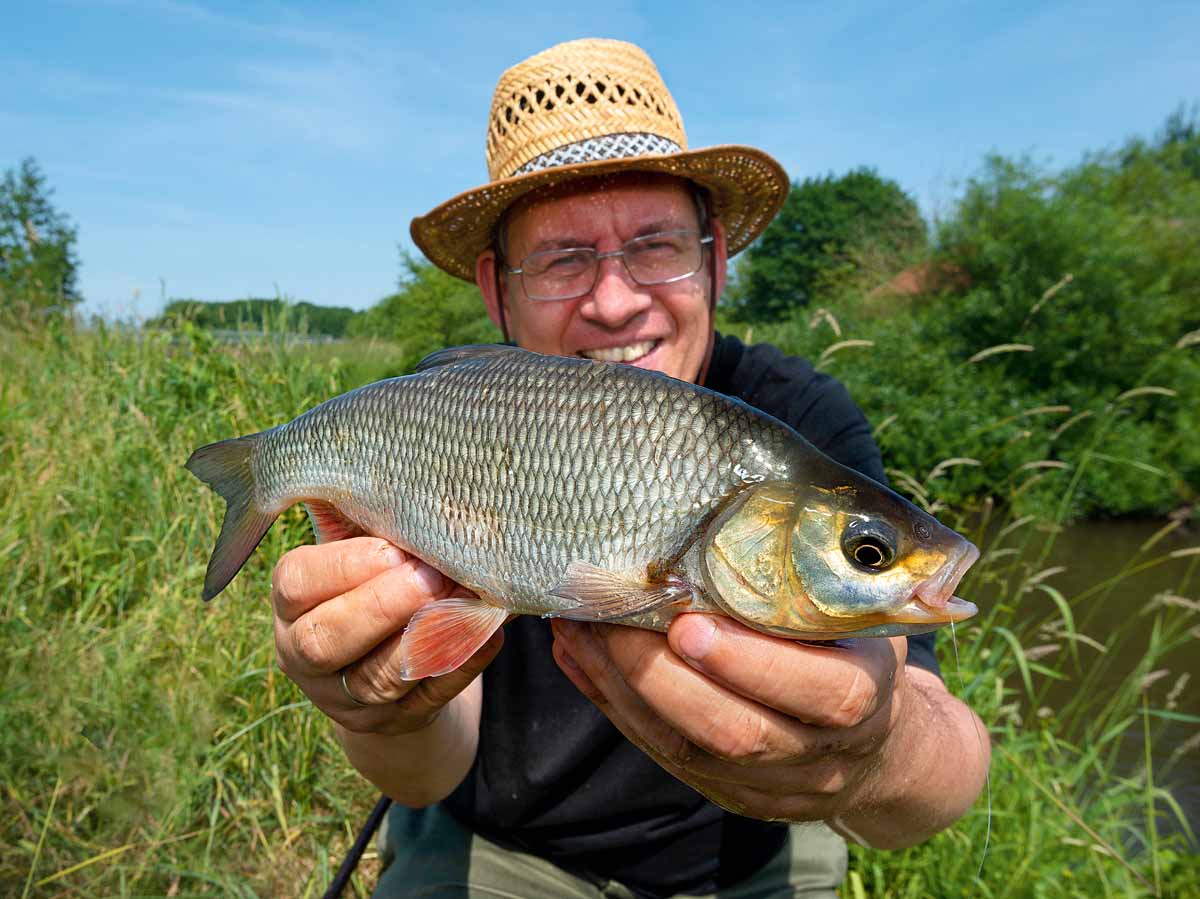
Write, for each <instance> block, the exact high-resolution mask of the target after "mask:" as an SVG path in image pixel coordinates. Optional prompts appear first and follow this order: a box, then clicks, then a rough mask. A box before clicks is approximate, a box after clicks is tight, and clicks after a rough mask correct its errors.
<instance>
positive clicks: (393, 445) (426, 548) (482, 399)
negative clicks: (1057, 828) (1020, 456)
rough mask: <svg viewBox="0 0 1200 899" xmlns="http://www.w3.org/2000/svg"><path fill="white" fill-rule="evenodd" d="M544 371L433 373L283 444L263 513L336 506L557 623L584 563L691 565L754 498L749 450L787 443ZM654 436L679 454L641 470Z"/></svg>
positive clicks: (704, 410) (347, 400)
mask: <svg viewBox="0 0 1200 899" xmlns="http://www.w3.org/2000/svg"><path fill="white" fill-rule="evenodd" d="M536 358H537V363H536V364H530V362H529V360H528V359H527V358H526V357H525V356H524V354H522V355H521V356H519V357H518V358H513V357H512V356H511V355H510V354H507V353H499V354H493V355H490V356H485V357H484V358H480V359H478V360H473V361H470V362H468V363H458V364H456V365H452V366H437V367H433V368H431V369H429V370H427V371H424V372H422V373H419V374H417V375H414V376H410V377H405V378H396V379H392V380H390V381H384V382H380V383H378V384H372V385H368V386H366V387H363V388H360V389H359V390H356V391H352V392H351V393H349V394H345V395H343V396H341V397H337V398H335V399H333V400H330V401H328V402H326V403H324V404H322V405H320V406H317V407H316V408H314V409H312V410H310V411H309V412H307V413H305V414H303V415H301V416H300V417H298V418H297V419H295V420H294V421H291V422H289V423H287V424H285V425H281V426H280V427H278V428H276V429H274V430H272V431H269V432H266V433H265V434H264V435H263V439H262V440H261V442H260V443H259V445H258V447H257V451H256V453H257V455H256V468H257V470H258V472H259V478H258V480H259V484H260V486H261V489H262V491H263V504H264V505H266V506H274V505H280V504H283V503H290V502H292V501H295V499H296V498H297V497H311V498H314V499H329V500H330V501H334V502H335V503H337V505H338V506H339V509H340V511H341V512H342V513H343V514H344V515H346V517H348V518H350V519H351V520H352V521H354V522H355V523H356V524H358V525H359V526H360V527H362V529H363V530H365V531H367V532H369V533H372V534H377V535H379V536H383V537H385V538H387V539H389V540H391V541H392V542H394V543H396V544H397V545H399V546H401V547H403V548H405V549H407V550H409V551H411V552H414V553H416V554H417V555H419V556H421V557H422V558H427V559H428V558H435V559H437V560H439V562H440V567H441V568H442V569H443V570H444V571H445V573H446V574H447V575H449V576H450V577H452V578H453V579H454V580H456V581H458V582H460V583H463V584H465V585H467V586H470V587H472V588H474V589H476V590H478V591H481V592H483V593H486V594H488V595H489V596H490V597H492V598H494V599H495V600H497V601H499V602H501V603H504V604H505V605H506V606H508V607H509V608H511V609H513V610H518V611H520V610H525V609H536V610H537V611H539V612H540V611H546V606H547V605H551V606H552V607H567V606H569V605H571V603H570V601H569V600H565V599H561V598H558V597H553V596H550V591H551V590H552V589H553V588H554V586H555V584H556V583H557V582H558V580H559V579H560V578H561V576H562V574H563V572H564V570H565V569H566V568H567V566H568V565H569V564H570V563H571V562H572V561H575V560H582V561H586V562H589V563H591V564H594V565H596V566H598V567H601V568H606V569H612V570H628V569H631V568H637V567H645V566H646V565H647V564H648V563H649V562H651V561H654V560H657V559H662V558H670V557H672V556H674V555H675V554H677V553H678V552H679V551H681V550H682V549H683V547H684V544H685V543H686V541H687V540H688V539H689V538H690V537H691V536H693V535H694V531H695V529H696V527H697V526H698V525H699V524H700V522H701V521H702V520H703V519H704V518H705V517H706V516H707V515H708V514H709V513H710V512H711V511H712V507H713V506H714V504H716V503H718V502H719V501H720V500H721V499H723V498H724V497H725V496H727V495H729V494H730V493H731V492H733V491H734V490H736V489H737V488H738V487H739V486H740V485H741V483H742V481H741V479H740V478H739V477H738V476H737V475H736V474H735V473H734V468H735V464H736V463H738V462H740V461H741V457H742V453H741V452H739V448H740V447H742V446H744V445H750V444H754V445H756V446H759V445H762V444H764V443H765V444H767V445H770V444H772V443H773V442H774V443H778V441H772V440H771V433H770V432H771V430H772V429H771V428H770V427H769V426H768V425H767V422H766V420H765V417H761V416H758V415H756V414H755V413H753V412H751V411H750V410H749V409H748V408H744V407H740V404H737V403H735V402H734V401H731V400H726V399H724V398H718V397H717V395H715V394H713V395H710V396H704V397H703V398H702V399H697V398H691V397H687V398H682V399H677V398H674V397H672V393H673V392H676V391H677V390H678V389H679V382H675V381H672V380H670V379H668V378H666V377H663V376H661V375H655V374H653V373H648V372H641V371H639V370H636V369H628V368H626V369H623V370H620V371H618V370H617V367H616V366H614V365H608V364H599V365H597V364H592V363H584V362H582V361H581V360H570V359H564V358H559V357H536ZM652 433H658V434H660V435H661V437H660V439H665V440H666V445H665V447H664V452H661V453H650V452H639V447H645V446H649V445H651V438H652ZM334 434H337V435H339V436H340V437H341V439H338V440H335V439H331V438H332V435H334ZM778 449H779V450H781V451H782V450H785V447H783V446H779V447H778ZM768 455H769V454H768ZM785 460H786V455H785V453H784V452H779V453H777V461H778V463H779V466H780V468H781V469H783V468H785V467H786V461H785ZM297 463H300V464H297ZM347 500H348V501H347Z"/></svg>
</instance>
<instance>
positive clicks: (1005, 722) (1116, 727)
mask: <svg viewBox="0 0 1200 899" xmlns="http://www.w3.org/2000/svg"><path fill="white" fill-rule="evenodd" d="M373 353H374V355H372V353H364V352H363V351H362V348H361V347H360V346H357V345H347V344H341V345H334V346H332V347H322V346H318V347H313V348H303V347H296V346H289V345H287V344H286V342H283V341H263V342H260V343H255V344H249V345H243V346H236V347H228V346H221V345H218V344H215V343H214V342H213V341H212V340H211V339H210V338H209V337H208V336H207V335H206V334H205V333H204V332H202V331H200V330H197V329H195V328H193V327H190V326H187V325H184V326H182V327H181V329H180V330H179V331H178V332H167V333H137V332H126V331H120V330H104V329H101V330H93V331H77V330H73V329H72V328H71V327H69V326H65V325H62V324H60V323H54V322H51V323H50V324H49V326H46V327H38V328H30V327H25V326H21V325H16V326H11V327H9V328H7V329H0V372H2V373H3V374H2V377H0V581H2V583H3V584H4V586H5V590H4V592H3V594H2V595H0V658H2V660H3V661H2V662H0V665H2V669H0V671H2V674H0V683H2V684H3V686H2V690H3V702H2V703H0V790H2V793H3V805H2V806H0V894H3V895H6V896H7V895H11V896H47V897H49V896H86V897H92V896H100V895H119V896H134V895H136V896H146V895H154V896H167V895H172V896H174V895H178V896H201V895H211V896H246V897H249V896H311V895H320V893H321V891H322V890H323V889H324V887H325V885H326V884H327V883H328V880H329V878H330V877H331V875H332V872H333V870H334V868H335V867H336V865H337V863H338V862H339V861H340V859H341V857H342V855H343V853H344V852H345V850H346V848H347V847H348V846H349V844H350V842H351V840H352V838H353V831H354V830H355V829H356V828H357V827H358V826H359V825H360V824H361V822H362V821H363V820H364V819H365V817H366V814H367V812H368V811H369V809H370V807H371V805H372V803H373V801H374V791H373V789H372V788H371V787H370V786H369V785H367V784H366V783H365V782H363V781H362V780H361V779H359V778H358V777H357V775H355V774H354V772H353V771H352V770H351V769H350V767H349V765H348V764H347V763H346V762H345V760H344V758H343V756H342V754H341V752H340V750H339V748H338V746H337V744H336V742H335V741H334V739H333V737H332V735H331V733H330V730H329V728H328V727H327V726H326V723H325V721H324V719H323V717H322V716H321V715H320V714H319V713H318V712H317V711H316V710H315V709H313V708H312V707H311V706H309V705H308V703H307V702H306V701H305V699H304V697H303V695H302V694H300V693H299V691H298V690H297V689H296V688H295V687H294V686H292V684H291V683H290V682H289V681H288V680H287V678H286V677H284V676H283V675H282V674H281V673H280V672H279V671H278V670H277V668H276V667H275V662H274V649H273V644H272V638H271V619H270V611H269V608H268V601H267V591H268V583H269V573H270V566H271V564H272V561H273V560H274V559H276V558H278V556H279V555H280V554H281V553H282V552H283V551H284V550H285V549H286V548H288V547H290V546H293V545H295V544H297V543H299V542H302V541H305V540H308V539H309V537H308V534H307V527H306V523H305V521H304V520H303V518H302V515H301V514H300V512H299V511H297V510H292V511H291V512H290V513H288V514H287V515H286V516H285V517H284V519H283V520H282V521H281V522H280V524H279V525H277V526H276V527H275V528H274V529H273V530H272V531H271V533H270V534H269V536H268V537H267V539H266V541H264V544H263V547H262V549H261V551H260V552H258V553H256V554H255V555H254V556H253V557H252V559H251V561H250V563H249V564H248V566H247V568H246V570H245V571H244V572H243V573H242V574H241V575H240V576H239V577H238V578H237V580H236V581H235V582H234V584H233V585H232V587H231V588H230V589H229V590H227V591H226V592H225V593H224V594H223V595H222V597H221V598H220V599H218V600H217V601H215V602H214V603H213V604H212V605H211V606H205V605H204V604H202V603H201V601H200V589H201V583H202V580H203V571H204V565H205V562H206V560H207V558H208V553H209V550H210V548H211V545H212V540H213V535H214V534H215V533H216V532H217V529H218V525H219V515H220V512H221V509H220V504H219V502H218V501H217V500H216V499H215V498H214V497H213V496H211V495H210V494H209V493H208V491H206V490H204V489H202V488H201V487H200V485H198V484H197V483H196V482H195V480H194V479H193V478H191V476H190V475H188V474H187V472H186V471H184V469H183V467H182V463H183V461H184V460H185V459H186V458H187V456H188V454H189V453H190V452H191V450H192V449H194V448H195V447H197V446H199V445H201V444H203V443H206V442H209V441H212V440H217V439H221V438H224V437H229V436H232V435H236V434H243V433H248V432H252V431H256V430H259V429H261V428H263V427H265V426H268V425H270V424H273V423H277V422H279V421H282V420H286V419H288V418H290V417H292V416H294V415H296V414H297V413H299V412H301V411H302V410H304V409H306V408H308V407H309V406H311V405H313V404H315V403H316V402H319V401H320V400H323V399H325V398H327V397H329V396H331V395H333V394H335V393H337V392H340V391H341V390H344V389H346V388H348V387H350V386H353V385H354V383H357V382H358V381H360V380H366V379H368V378H370V377H376V376H379V375H381V374H392V373H395V372H392V371H389V370H388V366H389V365H390V364H391V363H390V362H389V358H388V352H387V349H386V345H376V346H375V350H374V351H373ZM1097 433H1098V435H1097V436H1096V437H1095V438H1094V439H1095V441H1096V452H1097V453H1099V452H1100V450H1101V449H1102V448H1103V432H1102V431H1098V432H1097ZM939 514H941V515H942V517H943V518H945V519H946V520H947V521H948V523H950V524H952V525H957V526H959V527H962V528H966V529H968V530H971V531H972V533H973V535H974V536H976V537H977V538H980V539H982V535H983V534H985V533H986V534H987V535H989V536H988V537H987V539H986V540H985V541H984V548H985V550H986V554H985V557H984V559H983V560H982V561H981V562H980V564H979V565H978V566H977V567H976V569H975V570H974V571H973V572H972V574H971V575H970V579H969V580H968V582H967V583H966V584H965V585H964V588H963V590H962V591H961V592H963V593H964V594H965V595H974V593H975V592H984V591H985V592H987V593H988V595H990V596H994V597H995V600H994V601H992V602H990V604H989V605H988V606H987V607H986V608H985V609H984V612H983V613H982V615H981V617H980V619H979V620H978V621H975V622H972V623H971V624H970V625H969V626H966V627H963V628H960V629H959V630H958V633H957V638H958V645H959V653H960V657H961V686H960V684H959V677H958V676H956V674H955V663H954V661H953V658H952V651H951V650H950V649H949V641H943V646H944V648H946V650H947V653H950V654H949V655H944V656H943V663H944V667H945V670H946V672H947V678H948V680H949V682H950V685H951V688H952V689H953V690H954V691H955V692H959V693H961V695H963V696H964V698H965V699H966V700H967V701H968V702H969V703H970V704H971V705H972V706H973V707H974V708H976V709H977V710H978V711H979V712H980V714H981V715H982V716H983V718H984V720H985V721H986V722H987V724H988V726H989V727H990V728H991V730H992V735H993V740H994V742H995V745H996V747H997V751H996V752H995V757H994V762H993V766H992V798H993V812H992V821H991V831H992V833H991V843H990V848H989V850H988V854H987V859H986V864H985V866H984V869H983V873H982V875H979V876H977V870H978V867H979V860H980V855H981V853H982V849H983V842H984V834H985V829H986V823H987V816H986V811H985V807H984V804H983V802H982V801H981V802H980V803H979V804H977V806H976V808H975V809H974V810H973V811H972V812H971V813H970V814H969V815H968V816H967V817H966V818H965V819H964V820H963V821H962V822H961V823H959V824H958V825H956V826H955V827H953V828H951V829H950V830H948V831H947V832H945V833H943V834H941V835H939V836H938V837H936V838H934V839H933V840H931V841H929V842H928V843H926V844H925V845H923V846H921V847H918V848H915V849H912V850H908V851H905V852H897V853H875V852H866V851H860V850H854V853H853V856H852V873H851V876H850V878H849V879H848V881H847V883H846V884H845V885H844V887H843V891H842V892H843V895H844V896H880V897H882V896H889V897H891V896H895V897H902V896H904V897H907V896H912V897H923V896H963V895H981V896H997V897H999V896H1014V897H1015V896H1080V897H1083V896H1087V897H1094V896H1112V897H1128V896H1139V895H1161V896H1171V895H1175V896H1182V895H1188V891H1189V890H1194V884H1196V883H1200V861H1198V860H1197V855H1196V852H1195V849H1196V846H1195V843H1194V842H1193V843H1191V844H1190V845H1188V844H1187V843H1186V842H1185V840H1184V838H1183V837H1180V836H1174V837H1170V838H1166V837H1164V836H1163V835H1162V832H1163V831H1164V830H1165V829H1166V828H1164V826H1163V825H1164V824H1165V823H1166V822H1165V820H1164V817H1165V816H1169V815H1173V814H1175V811H1173V808H1172V804H1171V803H1172V800H1171V799H1170V796H1169V793H1167V792H1166V791H1164V790H1163V789H1162V788H1161V787H1160V786H1159V783H1160V782H1162V781H1161V779H1162V778H1164V777H1169V776H1170V773H1171V772H1170V771H1169V770H1161V769H1152V768H1151V766H1150V765H1149V764H1148V763H1147V764H1142V765H1140V766H1137V767H1136V768H1135V769H1134V770H1119V769H1118V768H1117V766H1116V764H1115V758H1116V748H1117V743H1118V741H1119V740H1120V739H1121V736H1122V735H1123V734H1125V733H1127V732H1129V731H1130V730H1131V729H1132V730H1133V731H1134V732H1135V733H1137V734H1139V735H1141V739H1143V740H1144V741H1145V745H1146V747H1147V754H1146V757H1147V761H1148V760H1149V758H1150V754H1149V747H1151V746H1152V745H1153V744H1154V742H1155V741H1156V740H1158V739H1160V731H1161V728H1162V726H1163V724H1164V722H1165V721H1167V720H1168V718H1167V717H1164V716H1168V715H1169V714H1170V713H1171V712H1170V708H1169V706H1170V703H1169V702H1168V693H1169V690H1170V688H1171V686H1172V678H1162V679H1159V680H1157V681H1155V682H1154V683H1153V684H1151V685H1150V686H1148V687H1147V688H1146V689H1145V690H1144V691H1143V690H1142V688H1141V687H1142V683H1143V680H1144V679H1148V678H1145V677H1144V676H1145V675H1148V674H1150V673H1151V672H1153V671H1155V670H1157V669H1159V668H1161V667H1162V664H1161V663H1162V659H1163V658H1164V656H1166V655H1167V654H1168V653H1169V652H1171V651H1172V650H1173V649H1178V647H1179V646H1180V645H1184V644H1187V643H1188V642H1189V641H1191V642H1195V640H1196V634H1197V631H1196V626H1197V620H1196V614H1195V611H1194V610H1193V608H1191V607H1189V606H1188V605H1187V603H1175V604H1171V603H1160V604H1159V605H1158V606H1157V607H1154V608H1151V609H1150V610H1149V611H1147V612H1146V613H1145V614H1144V615H1139V616H1130V623H1129V626H1128V627H1127V628H1124V629H1122V630H1119V631H1117V632H1115V633H1109V634H1097V633H1092V632H1091V631H1090V630H1089V629H1088V625H1087V621H1088V616H1089V609H1090V607H1091V604H1093V603H1096V602H1099V601H1101V600H1102V599H1103V598H1104V596H1105V594H1107V593H1109V592H1111V591H1113V590H1115V589H1117V588H1122V589H1124V588H1126V587H1129V586H1131V585H1134V586H1135V585H1136V582H1137V576H1138V573H1139V571H1140V570H1144V569H1143V568H1141V567H1140V566H1145V565H1151V564H1157V563H1158V562H1159V557H1160V556H1162V555H1163V554H1164V553H1163V552H1161V551H1156V547H1155V546H1153V545H1152V546H1148V547H1146V548H1145V549H1144V550H1139V551H1138V552H1137V553H1136V554H1135V555H1134V557H1133V558H1131V559H1130V560H1129V562H1128V564H1127V565H1126V566H1125V568H1124V569H1123V570H1122V573H1121V574H1119V575H1117V576H1115V577H1113V578H1110V579H1108V581H1106V582H1103V583H1097V584H1095V585H1093V587H1092V588H1091V589H1090V590H1089V591H1087V595H1080V596H1073V597H1072V596H1063V595H1061V594H1058V593H1057V591H1055V590H1054V588H1053V587H1052V586H1051V585H1050V584H1049V583H1048V581H1047V579H1045V578H1044V577H1043V578H1039V577H1038V574H1039V571H1040V569H1039V567H1038V565H1037V564H1036V563H1037V560H1038V558H1039V555H1040V551H1041V550H1042V549H1043V548H1046V546H1047V544H1048V543H1050V542H1052V541H1053V539H1054V533H1055V532H1054V530H1053V528H1048V527H1047V524H1051V525H1052V524H1054V522H1053V521H1050V522H1045V521H1037V520H1028V521H1020V520H1017V521H1009V520H1007V519H1005V518H1004V517H1003V515H1004V514H1005V513H999V512H998V513H995V514H994V516H993V519H994V520H990V521H989V520H986V519H987V516H981V515H980V510H962V511H961V512H954V511H947V510H943V511H942V512H941V513H939ZM1018 547H1025V548H1026V549H1028V548H1029V547H1032V548H1033V549H1034V550H1035V552H1033V553H1030V552H1028V551H1027V552H1025V553H1024V554H1022V555H1021V556H1018V555H1017V554H1015V553H1006V552H1004V550H1006V549H1013V548H1018ZM1018 559H1024V561H1017V560H1018ZM1185 561H1186V568H1185V574H1184V575H1183V576H1182V578H1181V581H1180V583H1178V584H1177V585H1176V587H1175V588H1174V590H1173V592H1174V594H1176V595H1177V596H1179V597H1183V598H1185V599H1187V598H1189V597H1190V598H1191V600H1195V599H1196V597H1197V583H1196V582H1197V576H1198V575H1200V555H1193V556H1191V557H1188V558H1185ZM1145 599H1147V598H1140V599H1139V603H1140V605H1139V608H1141V607H1144V606H1145V605H1146V602H1145ZM1119 641H1134V642H1135V643H1136V644H1137V653H1138V655H1139V657H1140V659H1141V662H1140V663H1139V665H1138V668H1137V671H1136V672H1135V673H1134V674H1133V675H1131V676H1130V677H1129V678H1128V679H1127V685H1126V687H1125V688H1123V689H1122V690H1121V691H1119V693H1118V694H1117V695H1115V696H1114V695H1111V693H1109V694H1104V695H1097V692H1098V691H1096V690H1095V689H1094V688H1089V685H1094V683H1095V680H1094V679H1095V678H1098V677H1099V676H1100V673H1102V671H1101V667H1100V665H1101V664H1102V663H1103V660H1104V659H1105V658H1107V657H1108V655H1110V654H1111V653H1112V651H1113V650H1112V648H1113V647H1115V646H1116V644H1117V642H1119ZM1093 642H1098V643H1099V644H1101V645H1106V646H1108V647H1110V652H1109V653H1100V652H1099V651H1098V650H1097V649H1096V648H1095V647H1094V645H1093ZM1048 643H1057V644H1059V646H1060V649H1059V651H1057V652H1053V653H1051V654H1049V655H1040V654H1039V653H1040V652H1041V650H1035V647H1040V646H1044V645H1046V644H1048ZM1142 644H1144V645H1142ZM1066 676H1070V677H1072V678H1075V679H1077V680H1079V682H1080V683H1081V688H1080V689H1079V690H1078V691H1077V692H1076V693H1075V694H1074V696H1075V698H1074V699H1072V700H1071V701H1070V702H1067V703H1065V704H1062V705H1060V706H1058V707H1054V708H1048V705H1047V700H1046V692H1047V689H1048V685H1050V684H1051V683H1052V682H1054V681H1055V680H1056V679H1059V678H1062V677H1066ZM1047 709H1048V711H1047ZM1197 723H1200V722H1197V721H1194V720H1193V721H1191V722H1190V725H1195V724H1197ZM1192 751H1194V749H1193V750H1192ZM953 763H954V761H953V759H947V764H953ZM1152 772H1153V775H1154V776H1153V777H1152V776H1151V774H1152ZM1155 777H1157V778H1159V779H1160V780H1159V781H1156V780H1155V779H1154V778H1155ZM1178 817H1180V818H1182V816H1181V815H1180V816H1178ZM1175 829H1176V830H1177V829H1178V824H1176V828H1175ZM360 871H361V875H360V876H359V877H358V878H357V879H356V882H355V885H354V887H353V888H352V890H351V891H350V893H349V895H355V894H357V895H365V894H366V892H367V891H369V889H370V886H371V885H372V884H373V880H374V878H373V876H372V875H373V873H374V871H375V863H374V862H373V861H372V860H371V859H368V860H366V861H365V862H364V864H363V866H362V867H361V869H360ZM355 891H357V893H355ZM1193 894H1194V893H1193Z"/></svg>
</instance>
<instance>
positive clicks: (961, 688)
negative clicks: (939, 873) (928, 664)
mask: <svg viewBox="0 0 1200 899" xmlns="http://www.w3.org/2000/svg"><path fill="white" fill-rule="evenodd" d="M950 642H951V644H953V646H954V675H955V677H957V678H958V692H959V694H960V695H961V696H962V697H963V702H966V693H967V688H966V686H965V685H964V684H963V677H962V661H961V660H960V659H959V657H958V634H957V633H956V632H955V630H954V622H953V621H951V622H950ZM971 723H972V724H974V725H975V736H977V737H979V748H980V749H984V748H985V747H984V745H983V732H982V731H981V730H980V729H979V716H978V715H975V714H972V715H971ZM983 776H984V782H985V783H986V784H987V830H986V831H985V833H984V835H983V854H982V855H980V856H979V870H978V871H976V872H975V877H976V878H982V877H983V863H984V862H985V861H987V853H988V844H989V843H990V842H991V839H992V763H991V760H990V759H989V761H988V767H987V770H986V771H984V773H983Z"/></svg>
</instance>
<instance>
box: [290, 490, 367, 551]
mask: <svg viewBox="0 0 1200 899" xmlns="http://www.w3.org/2000/svg"><path fill="white" fill-rule="evenodd" d="M304 508H305V509H307V510H308V520H309V521H311V522H312V527H313V534H314V535H315V536H316V538H317V542H318V543H332V542H333V541H334V540H347V539H349V538H350V537H361V536H363V534H365V533H366V531H364V530H363V529H362V528H360V527H359V526H358V525H357V524H355V523H354V522H353V521H351V520H350V519H349V518H347V517H346V516H345V515H343V514H342V513H341V512H340V511H339V510H338V507H337V506H335V505H334V504H333V503H329V502H326V501H325V500H321V499H309V500H305V501H304Z"/></svg>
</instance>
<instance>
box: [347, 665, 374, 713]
mask: <svg viewBox="0 0 1200 899" xmlns="http://www.w3.org/2000/svg"><path fill="white" fill-rule="evenodd" d="M342 692H343V693H345V694H346V698H347V699H349V700H350V701H351V702H352V703H354V705H356V706H358V707H359V708H360V709H364V708H366V707H367V706H369V705H370V704H371V703H369V702H363V701H362V700H361V699H359V698H358V697H357V696H355V695H354V694H353V693H351V692H350V687H349V685H347V683H346V669H345V668H343V669H342Z"/></svg>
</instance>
